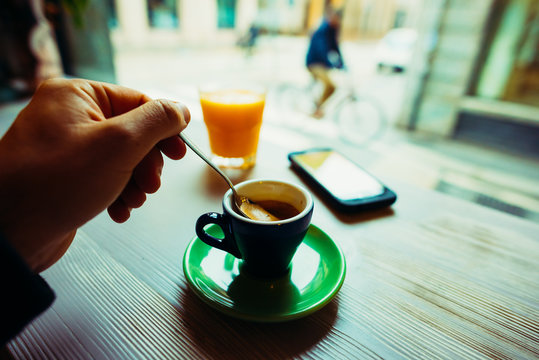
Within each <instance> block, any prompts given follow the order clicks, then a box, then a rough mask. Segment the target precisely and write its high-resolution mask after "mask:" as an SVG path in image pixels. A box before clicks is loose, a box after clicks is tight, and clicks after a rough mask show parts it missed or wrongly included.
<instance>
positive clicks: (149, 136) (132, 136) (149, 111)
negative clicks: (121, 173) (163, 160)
mask: <svg viewBox="0 0 539 360" xmlns="http://www.w3.org/2000/svg"><path fill="white" fill-rule="evenodd" d="M189 120H190V113H189V110H187V108H186V107H185V106H184V105H182V104H180V103H175V102H172V101H168V100H152V101H149V102H147V103H145V104H143V105H141V106H139V107H137V108H135V109H133V110H131V111H129V112H126V113H124V114H122V115H119V116H116V117H113V118H110V119H108V120H107V121H105V122H103V126H107V127H109V129H111V130H116V131H114V132H112V133H111V134H112V136H114V134H116V135H118V139H117V142H116V143H121V146H122V148H123V149H125V150H126V153H124V155H125V156H126V157H128V159H126V160H131V161H129V163H131V164H133V160H135V162H134V163H135V164H136V163H138V161H140V159H142V158H143V157H144V156H145V155H146V154H147V153H148V152H150V150H151V149H152V148H154V147H155V146H156V145H157V144H158V143H160V142H161V141H162V140H165V139H168V138H172V137H174V136H177V134H178V133H179V132H181V131H182V130H183V129H185V127H186V126H187V124H188V122H189ZM161 144H162V145H163V147H164V151H166V154H167V156H168V155H169V154H170V155H171V157H173V158H176V157H179V156H180V155H181V154H182V153H183V147H182V144H180V143H179V142H177V140H172V139H171V140H166V141H164V142H163V143H161ZM137 160H138V161H137Z"/></svg>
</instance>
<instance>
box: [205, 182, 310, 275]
mask: <svg viewBox="0 0 539 360" xmlns="http://www.w3.org/2000/svg"><path fill="white" fill-rule="evenodd" d="M235 187H236V190H237V192H238V193H239V194H240V195H243V196H246V197H248V198H249V199H250V200H251V201H253V202H255V203H257V204H260V205H261V206H263V207H264V208H265V209H266V210H267V211H268V212H270V213H272V212H275V213H280V214H279V215H280V216H282V218H279V220H274V221H263V220H253V219H250V218H247V217H245V216H244V215H242V214H240V213H239V212H238V210H237V208H236V206H235V205H234V202H233V197H232V195H233V194H232V191H231V190H229V191H227V192H226V193H225V195H224V197H223V202H222V207H223V213H217V212H210V213H206V214H203V215H201V216H200V217H199V218H198V220H197V222H196V228H195V229H196V234H197V236H198V237H199V239H200V240H202V241H203V242H205V243H206V244H208V245H210V246H212V247H215V248H217V249H220V250H223V251H226V252H228V253H230V254H232V255H233V256H235V257H236V258H238V259H241V260H242V261H243V263H242V267H243V269H244V270H245V271H247V272H248V273H250V274H251V275H254V276H261V277H278V276H282V275H284V274H286V273H287V272H288V271H289V267H290V264H291V261H292V258H293V257H294V254H295V253H296V250H297V249H298V247H299V245H300V244H301V242H302V241H303V238H304V237H305V234H306V233H307V230H308V229H309V226H310V223H311V218H312V214H313V207H314V203H313V199H312V196H311V194H310V193H309V192H308V191H307V190H305V189H304V188H303V187H301V186H299V185H295V184H292V183H289V182H285V181H280V180H248V181H244V182H242V183H240V184H237V185H236V186H235ZM283 205H285V206H283ZM290 206H291V207H292V208H293V209H295V210H296V211H292V212H290V213H289V209H290ZM282 208H284V209H285V211H284V212H282V211H280V209H282ZM278 217H279V216H278ZM208 225H214V226H218V227H219V228H220V229H221V231H222V236H216V235H215V231H211V234H210V233H209V231H208V230H209V227H208Z"/></svg>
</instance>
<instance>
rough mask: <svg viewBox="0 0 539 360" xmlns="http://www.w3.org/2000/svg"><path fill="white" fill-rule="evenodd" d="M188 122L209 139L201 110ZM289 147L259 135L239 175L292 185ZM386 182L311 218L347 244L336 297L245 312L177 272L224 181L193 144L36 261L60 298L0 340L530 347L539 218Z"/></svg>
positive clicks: (175, 354)
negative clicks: (109, 211)
mask: <svg viewBox="0 0 539 360" xmlns="http://www.w3.org/2000/svg"><path fill="white" fill-rule="evenodd" d="M268 129H269V128H268ZM263 131H266V130H263ZM188 133H189V134H190V135H191V137H192V138H193V139H194V140H196V141H197V142H199V144H201V147H203V148H204V144H206V143H205V141H206V140H205V139H206V138H205V131H204V128H203V126H202V124H201V122H200V121H198V122H197V121H196V120H194V121H193V123H192V124H191V125H190V128H189V130H188ZM290 150H295V149H293V146H290V147H289V148H287V147H286V146H285V147H283V146H278V145H276V144H275V143H274V142H271V141H266V140H263V141H262V142H261V144H260V148H259V157H258V164H257V165H256V167H255V168H254V169H253V170H252V171H251V172H250V173H248V174H240V175H241V176H242V177H243V178H277V179H285V180H291V181H295V182H298V183H301V180H300V179H299V178H298V177H297V176H296V175H295V174H294V173H293V172H292V171H291V170H290V169H289V166H288V160H287V159H286V154H287V152H288V151H290ZM354 157H356V160H358V161H359V162H361V159H360V156H355V155H354ZM238 180H239V179H236V181H238ZM383 180H384V181H385V182H386V183H387V185H388V186H389V187H391V188H392V189H394V190H395V191H396V193H397V194H398V196H399V198H398V200H397V203H396V204H395V205H394V206H393V207H392V208H391V209H388V210H384V211H378V212H374V213H369V214H363V215H355V216H345V215H342V214H338V213H335V212H333V211H332V210H330V209H329V208H328V207H327V205H326V203H324V202H323V201H322V200H321V199H320V198H319V197H318V196H316V197H315V200H316V204H315V213H314V217H313V223H314V224H316V225H317V226H319V227H320V228H322V229H323V230H324V231H325V232H326V233H328V234H329V235H330V236H331V237H332V239H334V241H335V242H336V243H337V244H338V245H339V246H340V247H341V248H342V249H343V251H344V253H345V256H346V261H347V274H346V279H345V281H344V285H343V287H342V288H341V291H340V292H339V293H338V295H337V296H336V297H335V298H334V299H333V300H332V301H331V302H330V303H329V304H328V305H327V306H325V307H324V308H323V309H321V310H320V311H318V312H316V313H314V314H312V315H310V316H308V317H305V318H302V319H299V320H294V321H291V322H285V323H272V324H264V323H252V322H245V321H242V320H237V319H234V318H231V317H228V316H226V315H223V314H221V313H219V312H217V311H215V310H213V309H211V308H210V307H208V306H207V305H206V304H205V303H203V302H202V301H201V300H200V299H199V298H198V297H196V295H195V294H194V293H193V292H192V291H190V290H189V288H188V285H187V282H186V279H185V277H184V274H183V271H182V257H183V254H184V251H185V249H186V247H187V245H188V243H189V242H190V241H191V239H192V238H193V237H194V223H195V220H196V219H197V217H198V216H199V215H200V214H202V213H204V212H209V211H220V207H221V205H220V201H221V197H222V194H223V193H224V191H225V190H226V184H225V183H224V182H223V181H222V180H221V179H220V178H219V177H218V176H216V175H214V174H213V173H212V172H211V170H210V169H209V168H208V167H207V166H206V165H205V164H204V163H203V162H202V161H201V160H200V159H198V158H197V157H195V155H194V154H193V153H192V152H189V153H188V155H187V156H186V158H184V159H183V160H181V161H178V162H172V161H167V162H166V165H165V169H164V173H163V184H162V188H161V189H160V191H159V192H158V193H156V194H154V195H151V196H150V197H149V200H148V201H147V203H146V204H145V206H144V207H143V208H141V209H138V210H135V211H134V212H133V215H132V218H131V219H130V220H129V221H128V222H127V223H125V224H122V225H118V224H115V223H113V222H112V221H111V220H110V219H109V218H108V216H107V215H106V214H101V215H100V216H98V217H97V218H95V219H94V220H92V221H91V222H90V223H88V224H87V225H85V226H84V227H83V228H82V229H80V230H79V232H78V234H77V237H76V239H75V241H74V243H73V245H72V247H71V248H70V249H69V251H68V252H67V254H66V255H65V256H64V257H63V258H62V259H61V260H60V261H59V262H58V263H57V264H56V265H54V266H53V267H52V268H50V269H49V270H47V271H45V272H44V273H43V276H44V277H45V278H46V279H47V281H48V282H49V284H50V285H51V287H52V288H53V289H54V290H55V291H56V294H57V300H56V301H55V303H54V305H53V306H52V308H50V309H49V310H48V311H46V312H45V313H44V314H43V315H42V316H41V317H39V318H38V319H37V320H35V321H34V322H33V323H32V324H31V325H30V326H29V327H28V328H27V329H26V330H25V331H24V332H23V333H22V334H20V336H18V337H17V338H16V339H15V340H13V341H12V342H11V343H9V345H8V349H9V351H10V352H11V354H12V355H13V357H15V358H32V357H33V358H55V359H62V358H65V359H79V358H81V359H90V358H94V359H122V358H144V359H157V358H188V359H192V358H202V359H212V358H215V359H228V358H231V359H262V358H264V359H266V358H269V359H272V358H275V359H283V358H317V359H318V358H320V359H354V358H413V359H416V358H424V359H437V358H445V359H457V358H467V359H468V358H471V359H474V358H486V357H487V358H511V359H515V358H527V359H531V358H538V357H539V284H538V282H539V266H538V261H539V225H538V224H535V223H531V222H527V221H524V220H522V219H519V218H516V217H512V216H509V215H506V214H504V213H501V212H497V211H493V210H490V209H487V208H483V207H480V206H477V205H474V204H471V203H467V202H464V201H461V200H458V199H455V198H451V197H448V196H445V195H442V194H439V193H436V192H432V191H427V190H424V189H419V188H415V187H411V186H409V185H407V184H404V183H401V182H399V181H397V180H395V179H383ZM315 195H316V194H315Z"/></svg>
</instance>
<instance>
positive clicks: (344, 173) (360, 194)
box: [293, 150, 384, 201]
mask: <svg viewBox="0 0 539 360" xmlns="http://www.w3.org/2000/svg"><path fill="white" fill-rule="evenodd" d="M293 158H294V160H295V161H296V162H297V163H298V165H300V166H301V167H303V168H304V169H305V170H306V171H307V172H308V173H309V174H310V175H311V176H313V177H314V178H315V179H316V180H317V181H318V182H319V183H320V184H322V185H323V186H324V187H325V188H326V189H328V190H329V191H330V192H331V193H333V195H334V196H335V197H338V198H340V199H342V200H345V201H346V200H354V199H360V198H366V197H372V196H377V195H381V194H383V193H384V186H383V185H382V184H381V183H380V182H379V181H378V180H376V179H375V178H373V177H372V176H371V175H370V174H368V173H367V172H365V171H364V170H363V169H361V168H360V167H359V166H358V165H356V164H354V163H353V162H352V161H350V160H348V159H347V158H346V157H344V156H342V155H341V154H339V153H338V152H336V151H333V150H328V151H316V152H305V153H299V154H294V155H293Z"/></svg>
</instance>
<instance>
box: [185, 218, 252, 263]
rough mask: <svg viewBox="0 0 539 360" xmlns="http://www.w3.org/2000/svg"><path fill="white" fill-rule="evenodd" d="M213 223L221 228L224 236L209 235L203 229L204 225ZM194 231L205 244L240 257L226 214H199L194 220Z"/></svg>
mask: <svg viewBox="0 0 539 360" xmlns="http://www.w3.org/2000/svg"><path fill="white" fill-rule="evenodd" d="M210 224H215V225H217V226H219V227H220V228H221V230H223V233H224V234H225V237H224V238H223V239H219V238H218V237H215V236H213V235H210V234H208V233H207V232H206V230H204V227H205V226H206V225H210ZM195 231H196V234H197V236H198V237H199V239H200V240H202V241H203V242H205V243H206V244H208V245H210V246H213V247H214V248H217V249H220V250H223V251H226V252H227V253H230V254H232V255H234V256H235V257H237V258H238V259H241V258H242V256H241V253H240V251H239V249H238V246H237V245H236V240H234V234H233V233H232V226H231V224H230V221H229V220H228V218H227V216H226V215H223V214H219V213H215V212H211V213H207V214H203V215H201V216H200V217H199V218H198V219H197V222H196V226H195Z"/></svg>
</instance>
